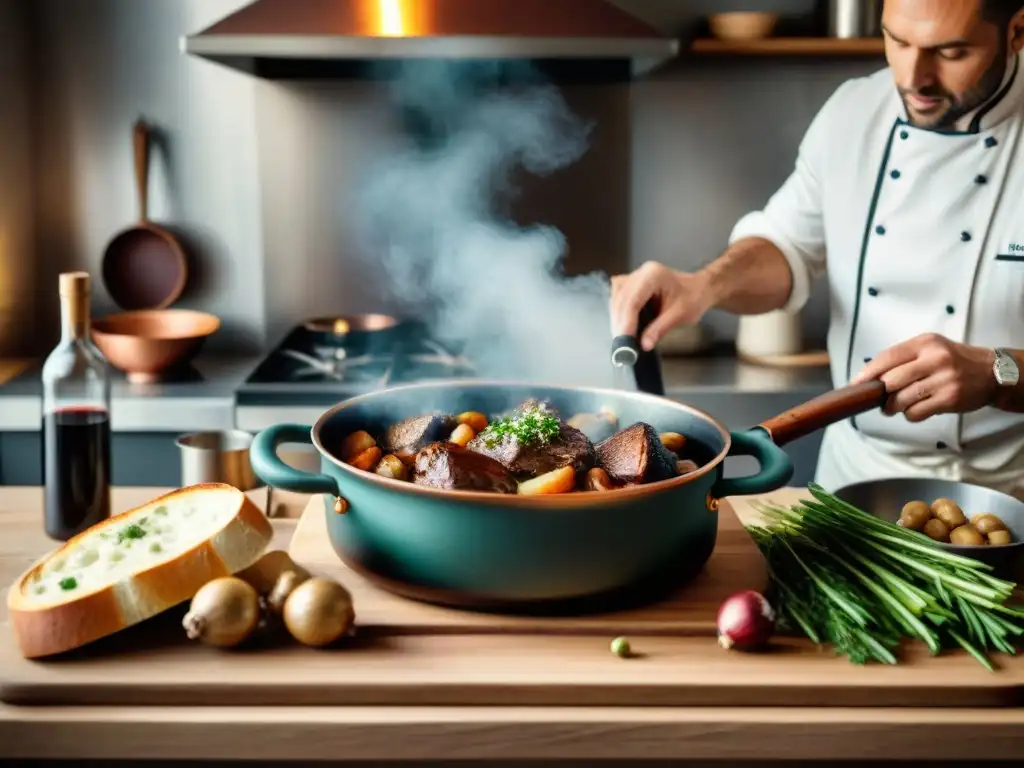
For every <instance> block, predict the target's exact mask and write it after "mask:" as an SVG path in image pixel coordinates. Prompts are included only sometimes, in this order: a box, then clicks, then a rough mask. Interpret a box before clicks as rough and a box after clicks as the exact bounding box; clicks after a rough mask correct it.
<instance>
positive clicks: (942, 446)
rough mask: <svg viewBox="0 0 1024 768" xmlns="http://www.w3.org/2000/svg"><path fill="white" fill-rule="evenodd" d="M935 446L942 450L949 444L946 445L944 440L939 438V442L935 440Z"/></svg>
mask: <svg viewBox="0 0 1024 768" xmlns="http://www.w3.org/2000/svg"><path fill="white" fill-rule="evenodd" d="M935 447H936V448H938V449H939V450H940V451H944V450H946V449H947V448H949V446H948V445H946V444H945V443H944V442H942V441H941V440H940V441H939V442H937V443H936V444H935Z"/></svg>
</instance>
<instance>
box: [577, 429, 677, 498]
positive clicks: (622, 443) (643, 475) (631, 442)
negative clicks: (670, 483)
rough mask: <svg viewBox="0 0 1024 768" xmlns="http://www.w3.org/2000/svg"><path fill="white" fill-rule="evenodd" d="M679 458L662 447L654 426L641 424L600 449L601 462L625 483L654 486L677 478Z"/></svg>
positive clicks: (598, 457) (624, 431) (609, 440)
mask: <svg viewBox="0 0 1024 768" xmlns="http://www.w3.org/2000/svg"><path fill="white" fill-rule="evenodd" d="M678 461H679V459H678V457H677V456H676V455H675V454H674V453H672V452H671V451H670V450H669V449H668V448H666V447H665V446H664V445H662V444H661V440H660V439H659V438H658V433H657V432H656V431H655V429H654V427H652V426H651V425H650V424H645V423H643V422H638V423H636V424H634V425H633V426H631V427H626V428H625V429H624V430H622V431H621V432H617V433H615V434H614V435H612V436H611V437H609V438H608V439H607V440H605V441H604V442H603V443H600V444H599V445H598V446H597V463H598V465H599V466H601V467H604V470H605V471H606V472H607V473H608V474H609V475H611V476H612V477H614V478H615V479H616V480H618V481H619V482H622V483H653V482H656V481H658V480H667V479H668V478H670V477H677V476H678V475H679V470H678V469H677V467H676V463H677V462H678Z"/></svg>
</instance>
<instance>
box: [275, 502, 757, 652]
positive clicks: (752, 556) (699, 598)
mask: <svg viewBox="0 0 1024 768" xmlns="http://www.w3.org/2000/svg"><path fill="white" fill-rule="evenodd" d="M718 523H719V524H718V540H717V543H716V545H715V551H714V553H713V554H712V556H711V559H710V560H709V561H708V563H707V565H706V566H705V568H704V570H703V571H702V572H701V573H700V574H699V575H698V576H697V577H696V579H694V580H693V581H691V582H690V583H689V584H687V585H686V586H685V587H683V588H682V589H680V590H679V591H678V592H677V593H676V594H674V595H672V596H671V597H670V598H669V599H668V600H665V601H664V602H659V603H656V604H653V605H648V606H646V607H641V608H634V609H631V610H625V611H618V612H616V613H607V614H600V615H590V616H586V617H572V618H551V617H542V618H535V617H513V616H503V615H494V614H488V613H479V612H472V611H463V610H457V609H452V608H444V607H438V606H435V605H429V604H427V603H422V602H417V601H413V600H408V599H405V598H403V597H398V596H396V595H394V594H392V593H390V592H387V591H385V590H384V589H381V588H378V587H377V586H375V585H374V584H372V583H370V582H368V581H367V580H366V579H364V578H363V577H362V576H360V575H359V574H357V573H355V572H354V571H352V570H351V569H349V568H348V567H347V566H346V565H345V564H344V563H342V562H341V560H340V559H339V558H338V556H337V555H336V554H335V553H334V550H333V549H332V548H331V544H330V540H329V539H328V535H327V520H326V517H325V515H324V509H323V500H322V497H320V496H314V497H313V498H312V499H310V502H309V506H307V507H306V511H305V513H304V514H303V515H302V518H301V520H299V524H298V527H297V528H296V530H295V535H294V536H293V537H292V542H291V546H290V547H289V548H288V553H289V554H290V555H291V556H292V558H293V559H294V560H295V561H296V562H297V563H299V564H301V565H303V566H304V567H306V568H307V569H309V570H310V571H312V572H314V573H320V574H323V575H326V576H330V577H331V578H334V579H337V580H338V581H340V582H341V583H342V584H344V585H345V586H346V587H347V588H348V589H349V591H350V592H351V593H352V596H353V600H354V602H355V605H356V612H357V614H358V621H359V625H360V626H361V627H367V628H372V629H374V630H375V631H379V632H388V633H390V634H398V633H401V634H455V633H459V634H465V633H470V634H490V633H501V634H507V633H509V632H520V633H531V634H532V633H536V634H597V635H602V636H603V635H606V634H608V633H617V634H624V633H630V634H638V633H644V634H664V635H682V634H695V635H704V636H713V635H714V634H715V615H716V613H717V611H718V606H719V605H720V604H721V603H722V601H723V600H725V598H727V597H728V596H729V595H731V594H733V593H735V592H738V591H740V590H744V589H754V590H761V589H764V587H765V585H766V584H767V571H766V569H765V563H764V559H763V558H762V557H761V554H760V553H759V552H758V551H757V547H756V545H755V544H754V542H753V540H752V539H751V538H750V536H749V535H748V534H747V532H746V531H745V530H744V529H743V525H742V523H740V521H739V519H738V518H737V517H736V515H735V514H734V513H733V512H732V509H731V508H730V507H728V505H726V506H724V507H723V508H721V509H720V510H719V513H718Z"/></svg>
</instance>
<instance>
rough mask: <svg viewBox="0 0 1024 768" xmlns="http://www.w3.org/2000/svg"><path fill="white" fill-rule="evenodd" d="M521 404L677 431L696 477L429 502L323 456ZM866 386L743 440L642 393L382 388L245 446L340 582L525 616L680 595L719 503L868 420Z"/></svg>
mask: <svg viewBox="0 0 1024 768" xmlns="http://www.w3.org/2000/svg"><path fill="white" fill-rule="evenodd" d="M529 399H541V400H546V401H548V402H549V403H550V404H551V406H553V407H554V408H555V409H557V410H558V412H559V413H560V414H561V415H562V417H563V418H565V419H569V418H570V417H571V416H572V415H574V414H577V413H597V412H600V411H602V410H607V411H611V412H613V413H614V414H615V415H616V416H617V417H618V423H619V427H620V428H625V427H628V426H630V425H632V424H635V423H637V422H646V423H647V424H650V425H651V426H652V427H654V428H655V430H656V431H658V432H659V433H662V432H678V433H680V434H682V435H684V436H685V437H686V438H687V440H688V443H687V451H689V454H690V456H691V457H692V458H694V459H695V460H696V461H697V463H698V464H699V465H700V468H699V470H698V471H696V472H692V473H690V474H687V475H682V476H680V477H675V478H672V479H669V480H663V481H659V482H654V483H649V484H646V485H637V486H632V487H625V488H621V489H617V490H612V491H605V492H574V493H566V494H558V495H548V496H528V495H516V494H499V493H485V492H476V491H449V490H440V489H436V488H431V487H425V486H421V485H415V484H413V483H411V482H408V481H403V480H395V479H391V478H386V477H382V476H379V475H377V474H375V473H373V472H372V471H371V472H367V471H363V470H360V469H356V468H355V467H352V466H350V465H348V464H346V463H344V462H343V461H341V459H340V458H339V457H338V456H337V455H336V452H337V451H338V449H339V447H340V445H341V443H342V441H343V440H344V438H345V437H346V436H347V435H349V434H351V433H352V432H355V431H357V430H365V431H367V432H369V433H370V434H371V435H373V436H375V437H377V436H379V435H381V433H382V432H383V430H384V429H385V428H386V427H387V426H388V425H389V424H393V423H395V422H397V421H400V420H402V419H405V418H408V417H410V416H417V415H421V414H425V413H429V412H435V411H441V412H446V413H450V414H458V413H462V412H465V411H479V412H481V413H484V414H486V415H488V417H493V416H495V415H497V414H501V413H506V412H508V411H509V410H511V409H513V408H515V407H517V406H519V405H521V404H522V403H523V402H525V401H526V400H529ZM883 401H884V387H883V385H882V384H881V383H879V382H871V383H868V384H863V385H858V386H855V387H847V388H844V389H837V390H834V391H832V392H829V393H827V394H825V395H822V396H821V397H819V398H816V399H814V400H811V401H809V402H807V403H805V404H804V405H801V406H799V407H797V408H795V409H794V410H792V411H789V412H787V413H784V414H782V415H780V416H777V417H775V418H773V419H770V420H768V421H765V422H763V423H761V424H759V425H757V426H755V427H753V428H751V429H748V430H746V431H741V432H729V430H727V429H726V428H725V427H724V426H723V425H722V424H721V423H720V422H719V421H718V420H717V419H715V418H713V417H712V416H710V415H708V414H706V413H703V412H701V411H699V410H697V409H695V408H691V407H690V406H688V405H684V404H682V403H678V402H675V401H672V400H668V399H665V398H661V397H657V396H654V395H648V394H642V393H636V392H624V391H612V390H603V389H586V388H569V387H555V386H531V385H526V384H509V383H498V382H478V381H473V382H465V381H451V382H442V383H431V384H417V385H412V386H403V387H396V388H393V389H387V390H382V391H379V392H374V393H371V394H367V395H362V396H359V397H355V398H352V399H350V400H346V401H344V402H342V403H340V404H338V405H336V406H334V407H333V408H331V409H330V410H328V411H326V412H325V413H324V414H323V415H322V416H321V417H320V418H319V419H318V420H317V422H316V424H314V425H313V426H312V427H310V426H307V425H300V424H279V425H277V426H274V427H270V428H268V429H265V430H263V431H262V432H260V433H259V434H258V435H257V436H256V439H255V441H254V443H253V445H252V447H251V449H250V455H251V458H252V465H253V469H254V470H255V472H256V474H257V475H259V477H260V478H262V479H263V480H264V481H265V482H266V483H268V484H269V485H272V486H274V487H276V488H282V489H286V490H289V491H297V492H299V493H320V494H323V496H324V508H325V514H326V516H327V530H328V532H329V535H330V538H331V545H332V546H333V548H334V551H335V552H336V553H337V554H338V556H339V557H340V558H341V559H342V560H343V561H344V562H345V563H346V564H347V565H348V566H349V567H351V568H352V569H354V570H355V571H357V572H359V573H362V574H363V575H365V576H367V577H368V578H370V579H372V580H374V581H375V582H377V583H378V584H380V585H382V586H384V587H385V588H386V589H389V590H391V591H394V592H398V593H400V594H404V595H406V596H410V597H414V598H417V599H421V600H427V601H431V602H437V603H444V604H449V605H458V606H462V607H472V608H479V609H487V610H496V609H498V610H515V609H519V608H525V609H530V610H532V609H536V608H538V607H539V606H540V605H544V604H553V605H559V604H562V603H567V602H568V603H572V602H574V601H575V602H580V603H581V604H583V603H585V602H586V600H587V599H590V600H592V601H595V600H596V601H597V604H599V605H600V606H602V607H607V605H608V600H607V598H608V597H609V596H611V595H615V594H618V593H625V592H628V591H629V590H630V589H631V588H633V587H634V586H635V585H640V584H647V585H653V584H657V583H662V582H666V581H674V582H680V580H685V579H687V578H689V577H691V576H693V575H695V574H696V573H698V572H699V571H700V570H701V568H702V567H703V565H704V564H705V563H706V562H707V560H708V558H709V557H710V555H711V552H712V550H713V549H714V547H715V538H716V533H717V530H718V520H717V516H718V501H719V499H721V498H723V497H725V496H733V495H745V494H755V493H763V492H766V491H771V490H775V489H776V488H779V487H781V486H783V485H784V484H785V483H786V482H787V481H788V480H789V479H790V477H791V476H792V474H793V466H792V464H791V463H790V460H789V457H788V456H787V454H786V453H785V452H784V451H783V450H782V449H781V447H780V446H782V445H784V444H786V443H787V442H789V441H791V440H794V439H796V438H799V437H801V436H803V435H807V434H810V433H812V432H815V431H817V430H819V429H822V428H824V427H825V426H827V425H829V424H832V423H834V422H836V421H839V420H841V419H845V418H848V417H850V416H854V415H857V414H859V413H863V412H865V411H868V410H870V409H873V408H877V407H879V406H880V405H881V404H882V402H883ZM284 443H312V444H313V445H314V446H315V447H316V449H317V451H319V453H320V456H321V459H320V473H319V474H313V473H309V472H303V471H299V470H297V469H294V468H292V467H289V466H287V465H286V464H284V463H283V462H282V461H281V460H280V459H279V458H278V457H277V447H278V446H279V445H281V444H284ZM727 456H752V457H754V458H755V459H756V460H757V462H758V463H759V465H760V470H759V471H758V472H757V474H755V475H751V476H748V477H739V478H724V477H723V473H722V470H723V464H724V462H725V459H726V457H727Z"/></svg>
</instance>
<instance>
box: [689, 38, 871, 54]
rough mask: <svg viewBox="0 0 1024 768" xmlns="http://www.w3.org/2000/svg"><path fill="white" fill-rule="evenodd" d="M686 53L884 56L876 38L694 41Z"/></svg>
mask: <svg viewBox="0 0 1024 768" xmlns="http://www.w3.org/2000/svg"><path fill="white" fill-rule="evenodd" d="M690 52H691V53H694V54H699V55H730V56H884V55H885V43H884V41H883V40H882V38H880V37H869V38H863V39H853V40H844V39H839V38H832V37H768V38H764V39H763V40H735V41H733V40H718V39H715V38H702V39H699V40H694V41H693V43H692V44H691V45H690Z"/></svg>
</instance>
